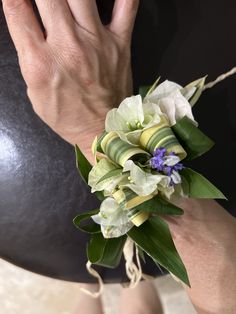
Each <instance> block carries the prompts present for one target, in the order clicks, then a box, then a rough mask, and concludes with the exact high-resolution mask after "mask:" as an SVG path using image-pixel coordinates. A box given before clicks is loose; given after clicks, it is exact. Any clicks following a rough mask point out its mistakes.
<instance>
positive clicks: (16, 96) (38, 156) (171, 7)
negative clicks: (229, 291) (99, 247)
mask: <svg viewBox="0 0 236 314" xmlns="http://www.w3.org/2000/svg"><path fill="white" fill-rule="evenodd" d="M104 3H105V2H104V1H98V5H99V9H100V13H101V15H102V16H103V18H104V22H108V21H109V17H110V11H111V9H112V4H113V1H107V2H106V6H104ZM213 6H214V7H213ZM235 10H236V2H235V1H234V0H228V1H227V2H224V1H220V0H216V1H214V2H213V1H210V0H205V1H197V0H190V1H185V0H165V1H161V0H160V1H157V0H145V1H141V6H140V10H139V14H138V18H137V22H136V27H135V32H134V36H133V71H134V80H135V86H136V90H137V86H139V85H147V84H150V83H152V82H153V81H154V80H155V79H156V77H157V76H159V75H161V76H162V79H163V80H164V79H166V78H168V79H169V80H174V81H176V82H178V83H180V84H183V85H184V84H186V83H188V82H190V81H192V80H194V79H196V78H199V77H202V76H204V75H206V74H209V76H208V80H213V79H215V78H216V76H218V75H219V74H221V73H223V72H226V71H228V70H229V69H230V68H232V67H233V66H235V65H236V58H235V56H236V40H235V36H234V30H235V29H236V19H235ZM0 25H1V32H0V180H1V185H0V217H1V218H0V256H1V257H2V258H4V259H6V260H8V261H10V262H12V263H14V264H16V265H18V266H21V267H23V268H26V269H28V270H31V271H33V272H37V273H40V274H43V275H46V276H50V277H54V278H58V279H64V280H70V281H75V282H92V281H93V278H91V277H90V275H88V273H87V271H86V269H85V264H86V261H87V259H86V254H85V250H86V242H87V240H88V237H87V236H86V235H85V234H83V233H82V232H80V231H78V230H77V229H76V228H75V227H74V226H73V224H72V219H73V218H74V217H75V216H76V214H78V213H79V212H81V211H84V210H90V209H93V208H95V207H96V206H97V205H98V202H97V200H96V199H95V197H94V196H93V195H91V194H90V192H89V189H88V188H87V187H86V186H85V185H84V183H83V182H82V180H81V179H80V177H79V175H78V173H77V170H76V167H75V155H74V148H73V146H71V145H69V144H68V143H66V142H65V141H64V140H62V139H61V138H60V137H59V136H58V135H57V134H55V133H54V132H53V131H52V130H51V129H50V128H49V127H48V126H47V125H45V124H44V123H43V122H42V121H41V120H40V119H39V117H38V116H37V115H36V114H35V113H34V111H33V110H32V106H31V104H30V102H29V100H28V98H27V96H26V91H25V84H24V82H23V79H22V77H21V74H20V71H19V66H18V62H17V56H16V52H15V49H14V47H13V44H12V42H11V40H10V37H9V34H8V31H7V27H6V24H5V20H4V17H3V12H2V9H0ZM235 87H236V77H231V78H229V79H227V80H226V81H224V82H223V83H221V84H219V85H217V86H216V87H214V88H213V89H211V90H208V91H206V92H205V93H204V95H203V96H202V97H201V99H200V101H199V102H198V104H197V105H196V108H195V109H194V113H195V117H196V120H197V121H199V124H200V128H201V129H202V130H203V131H205V132H206V133H207V134H208V135H209V136H210V137H211V138H213V140H215V142H216V146H215V147H214V149H212V151H211V152H210V153H208V154H206V155H205V156H204V157H202V158H200V159H198V160H197V161H194V163H193V165H192V166H193V167H194V168H195V169H197V170H199V171H200V172H202V173H203V174H205V175H206V176H207V177H208V178H209V179H210V180H212V181H213V182H214V183H215V184H216V185H217V186H218V187H219V188H220V189H222V191H223V192H224V193H225V194H226V195H227V197H228V198H229V201H228V202H224V203H223V206H224V207H225V208H227V210H229V211H230V212H231V213H232V214H234V215H236V212H235V208H236V194H235V191H234V184H233V178H235V177H236V171H235V166H234V156H235V155H234V153H235V152H236V146H235V139H236V136H235V135H236V133H235V131H236V106H235V102H236V95H235ZM143 270H144V272H146V273H149V274H152V275H153V276H157V275H159V274H160V270H159V269H158V267H157V266H156V265H155V264H154V263H153V262H152V261H151V260H148V261H147V264H146V265H143ZM99 272H100V273H101V275H102V277H103V278H104V280H105V281H106V282H121V281H124V280H126V279H127V278H126V276H125V270H124V264H123V263H122V265H120V267H119V268H117V269H114V270H111V269H104V268H99Z"/></svg>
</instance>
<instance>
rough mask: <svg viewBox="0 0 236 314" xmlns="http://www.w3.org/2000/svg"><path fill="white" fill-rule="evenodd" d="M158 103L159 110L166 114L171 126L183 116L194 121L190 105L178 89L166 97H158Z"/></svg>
mask: <svg viewBox="0 0 236 314" xmlns="http://www.w3.org/2000/svg"><path fill="white" fill-rule="evenodd" d="M158 104H159V106H160V108H161V111H162V112H163V113H165V114H166V115H167V117H168V119H169V122H170V125H171V126H172V125H175V124H176V122H177V121H178V120H180V119H181V118H183V117H184V116H187V117H188V118H190V119H191V120H192V121H194V117H193V114H192V107H191V105H190V104H189V102H188V101H187V100H186V98H185V97H184V96H183V95H182V94H181V92H180V91H179V90H176V91H175V92H173V93H172V94H170V95H169V96H168V97H165V98H162V99H160V100H159V102H158Z"/></svg>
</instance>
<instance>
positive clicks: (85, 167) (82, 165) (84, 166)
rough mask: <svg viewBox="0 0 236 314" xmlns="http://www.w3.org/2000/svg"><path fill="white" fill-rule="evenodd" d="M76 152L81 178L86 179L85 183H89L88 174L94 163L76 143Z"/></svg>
mask: <svg viewBox="0 0 236 314" xmlns="http://www.w3.org/2000/svg"><path fill="white" fill-rule="evenodd" d="M75 154H76V167H77V169H78V171H79V174H80V176H81V178H82V179H83V180H84V182H85V183H87V184H88V175H89V172H90V171H91V169H92V165H91V164H90V162H89V161H88V160H87V158H86V157H85V156H84V154H83V153H82V152H81V150H80V148H79V146H78V145H75Z"/></svg>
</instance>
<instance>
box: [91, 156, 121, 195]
mask: <svg viewBox="0 0 236 314" xmlns="http://www.w3.org/2000/svg"><path fill="white" fill-rule="evenodd" d="M115 169H119V167H117V166H116V165H115V164H114V163H112V162H111V161H110V160H109V159H107V158H103V159H101V160H100V161H99V162H98V163H97V164H96V165H95V166H93V168H92V170H91V171H90V173H89V176H88V185H89V186H91V188H92V191H91V192H92V193H94V192H96V191H103V190H106V191H108V192H110V193H111V192H112V191H113V190H114V188H115V187H116V185H117V184H118V183H119V182H120V181H121V180H122V179H123V178H124V175H122V174H118V175H116V176H114V177H110V178H108V179H105V180H103V181H101V182H99V180H100V179H101V178H102V177H104V176H105V175H106V174H108V173H109V172H110V171H112V170H115ZM98 182H99V183H98Z"/></svg>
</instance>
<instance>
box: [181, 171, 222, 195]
mask: <svg viewBox="0 0 236 314" xmlns="http://www.w3.org/2000/svg"><path fill="white" fill-rule="evenodd" d="M181 176H182V177H184V178H185V180H186V181H187V182H188V185H189V188H188V190H189V197H192V198H213V199H226V197H225V196H224V194H223V193H222V192H221V191H220V190H218V189H217V188H216V187H215V186H214V185H213V184H212V183H211V182H210V181H208V180H207V179H206V178H205V177H203V176H202V175H201V174H199V173H197V172H196V171H194V170H192V169H190V168H185V169H183V170H182V171H181Z"/></svg>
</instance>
